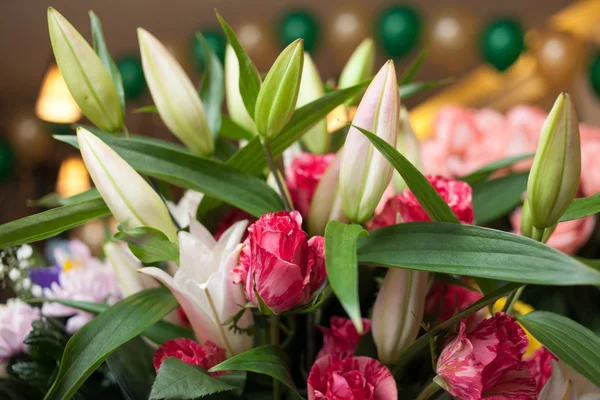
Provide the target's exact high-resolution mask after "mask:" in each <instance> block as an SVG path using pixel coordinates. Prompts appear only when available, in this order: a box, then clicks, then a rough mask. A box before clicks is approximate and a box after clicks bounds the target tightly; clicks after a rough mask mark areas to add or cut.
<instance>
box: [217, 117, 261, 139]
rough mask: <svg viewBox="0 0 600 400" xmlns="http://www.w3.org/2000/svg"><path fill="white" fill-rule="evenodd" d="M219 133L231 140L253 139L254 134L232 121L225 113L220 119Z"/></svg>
mask: <svg viewBox="0 0 600 400" xmlns="http://www.w3.org/2000/svg"><path fill="white" fill-rule="evenodd" d="M219 134H220V135H221V136H222V137H226V138H228V139H232V140H242V139H243V140H252V139H254V134H253V133H252V132H250V131H249V130H247V129H246V128H244V127H242V126H240V125H238V124H236V123H235V122H233V120H232V119H231V118H229V117H228V116H227V115H223V120H222V121H221V131H220V132H219Z"/></svg>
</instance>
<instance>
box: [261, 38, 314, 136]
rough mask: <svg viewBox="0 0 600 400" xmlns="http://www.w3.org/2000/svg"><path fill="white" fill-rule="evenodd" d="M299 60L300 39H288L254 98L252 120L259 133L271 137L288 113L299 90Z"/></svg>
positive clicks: (302, 53) (286, 118) (279, 127)
mask: <svg viewBox="0 0 600 400" xmlns="http://www.w3.org/2000/svg"><path fill="white" fill-rule="evenodd" d="M303 63H304V42H303V40H302V39H297V40H295V41H294V42H292V43H291V44H290V45H289V46H288V47H286V48H285V49H284V50H283V51H282V52H281V54H280V55H279V57H277V60H275V63H274V64H273V66H272V67H271V69H270V70H269V73H268V74H267V76H266V78H265V81H264V83H263V84H262V86H261V87H260V92H258V97H257V99H256V110H255V112H254V122H255V123H256V129H257V131H258V134H259V135H261V136H263V137H265V138H267V139H271V138H274V137H275V136H277V135H278V134H279V132H280V131H281V129H283V127H284V125H285V124H286V123H287V121H288V120H289V119H290V117H291V116H292V114H293V112H294V109H295V107H296V101H297V99H298V92H299V90H300V79H301V77H302V65H303Z"/></svg>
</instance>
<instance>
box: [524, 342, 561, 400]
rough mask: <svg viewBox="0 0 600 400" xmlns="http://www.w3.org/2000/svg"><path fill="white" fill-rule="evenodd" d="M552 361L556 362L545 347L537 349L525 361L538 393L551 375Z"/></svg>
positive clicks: (555, 358) (554, 357)
mask: <svg viewBox="0 0 600 400" xmlns="http://www.w3.org/2000/svg"><path fill="white" fill-rule="evenodd" d="M552 360H556V361H558V358H557V357H556V356H555V355H554V354H552V353H550V351H548V349H546V348H545V347H540V348H539V349H537V350H536V351H535V353H533V356H532V357H531V358H530V359H529V360H527V366H528V367H529V370H530V371H531V375H532V376H533V378H534V379H535V381H536V383H537V391H538V393H539V392H540V390H542V388H543V387H544V385H545V384H546V382H547V381H548V379H550V375H552Z"/></svg>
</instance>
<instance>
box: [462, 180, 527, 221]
mask: <svg viewBox="0 0 600 400" xmlns="http://www.w3.org/2000/svg"><path fill="white" fill-rule="evenodd" d="M528 175H529V172H523V173H519V174H510V175H506V176H503V177H500V178H497V179H492V180H489V181H483V182H477V183H475V184H473V185H472V187H473V209H474V211H475V221H476V223H477V224H479V225H483V224H487V223H489V222H492V221H494V220H496V219H498V218H500V217H503V216H505V215H506V214H508V213H509V212H511V211H512V210H514V209H515V207H517V206H518V205H519V204H520V203H521V197H522V196H523V192H525V190H526V189H527V177H528Z"/></svg>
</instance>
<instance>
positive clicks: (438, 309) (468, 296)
mask: <svg viewBox="0 0 600 400" xmlns="http://www.w3.org/2000/svg"><path fill="white" fill-rule="evenodd" d="M482 297H483V295H482V294H481V293H479V292H478V291H475V290H471V289H468V288H466V287H463V286H460V285H453V284H451V283H446V282H440V281H434V282H433V283H432V284H431V287H430V288H429V292H427V298H426V299H425V315H426V316H427V317H428V318H429V319H430V320H432V321H433V322H434V323H435V324H436V325H439V324H441V323H442V322H444V321H447V320H449V319H450V318H452V317H453V316H454V315H455V314H458V313H460V312H462V311H464V310H466V309H467V308H468V307H469V306H471V305H472V304H473V303H475V302H476V301H478V300H479V299H481V298H482ZM482 314H483V312H478V313H475V314H473V315H471V316H469V317H468V318H467V319H466V324H467V326H469V327H470V326H474V325H475V324H477V323H478V322H479V321H480V320H481V315H482Z"/></svg>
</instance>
